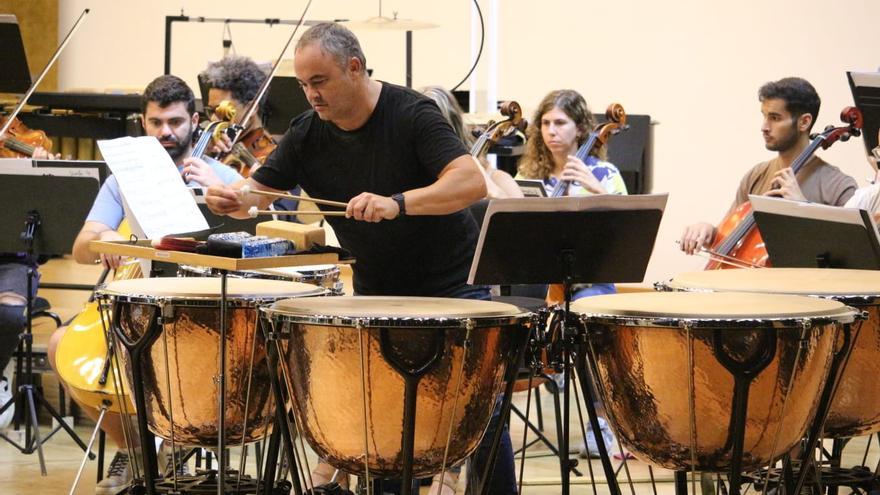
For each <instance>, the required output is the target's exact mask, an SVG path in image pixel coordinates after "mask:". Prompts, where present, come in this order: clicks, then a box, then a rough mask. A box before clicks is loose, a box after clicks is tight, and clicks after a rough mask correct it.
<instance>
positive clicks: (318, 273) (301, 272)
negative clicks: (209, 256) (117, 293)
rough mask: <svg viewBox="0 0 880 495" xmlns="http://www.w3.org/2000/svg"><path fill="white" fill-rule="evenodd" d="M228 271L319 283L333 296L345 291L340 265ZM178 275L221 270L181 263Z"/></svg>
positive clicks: (238, 275)
mask: <svg viewBox="0 0 880 495" xmlns="http://www.w3.org/2000/svg"><path fill="white" fill-rule="evenodd" d="M227 273H228V277H229V278H261V279H266V280H284V281H287V282H301V283H304V284H311V285H317V286H319V287H323V288H325V289H327V291H328V292H329V294H328V295H333V296H341V295H342V293H343V287H342V281H341V280H339V275H340V269H339V266H338V265H331V264H326V265H302V266H282V267H276V268H262V269H259V270H233V271H229V272H227ZM177 276H178V277H219V276H220V272H219V271H218V270H217V269H216V268H208V267H204V266H194V265H180V266H179V267H178V268H177Z"/></svg>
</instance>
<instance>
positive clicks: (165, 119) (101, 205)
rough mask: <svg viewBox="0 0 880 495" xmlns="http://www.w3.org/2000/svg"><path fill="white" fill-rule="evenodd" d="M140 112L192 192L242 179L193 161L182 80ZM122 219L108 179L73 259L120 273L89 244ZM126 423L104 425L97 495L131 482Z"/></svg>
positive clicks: (153, 94)
mask: <svg viewBox="0 0 880 495" xmlns="http://www.w3.org/2000/svg"><path fill="white" fill-rule="evenodd" d="M141 109H142V111H143V125H144V132H145V134H146V135H148V136H153V137H155V138H157V139H158V140H159V143H161V144H162V146H163V147H164V148H165V150H166V151H167V152H168V154H169V155H170V156H171V158H172V160H174V163H175V165H177V167H178V169H179V170H180V172H181V178H182V179H183V180H185V181H186V182H187V184H188V185H189V186H191V187H199V186H205V187H206V186H211V185H215V184H224V183H231V182H234V181H236V180H239V179H241V176H240V175H239V174H238V173H236V172H235V171H234V170H232V169H230V168H229V167H227V166H226V165H223V164H222V163H219V162H217V161H216V160H213V159H210V158H205V159H204V160H203V159H200V158H197V157H192V156H190V154H191V152H192V149H193V142H192V136H193V130H194V129H195V126H196V124H198V120H199V114H198V113H196V111H195V97H194V95H193V92H192V90H191V89H190V88H189V86H187V85H186V83H185V82H184V81H183V80H182V79H180V78H178V77H176V76H171V75H165V76H160V77H158V78H156V79H155V80H153V81H152V82H151V83H150V84H149V85H148V86H147V87H146V89H144V94H143V100H142V104H141ZM158 199H159V198H157V200H158ZM124 216H125V210H124V208H123V201H122V196H121V193H120V190H119V183H118V182H117V181H116V179H115V178H114V177H113V176H110V177H108V178H107V180H106V181H105V182H104V185H103V186H102V187H101V189H100V191H99V192H98V196H97V197H96V198H95V202H94V204H93V205H92V209H91V211H89V214H88V216H87V217H86V221H85V224H84V225H83V227H82V229H81V230H80V232H79V235H78V236H77V238H76V241H75V242H74V246H73V256H74V259H76V261H77V262H78V263H83V264H89V263H98V262H101V263H103V264H104V266H106V267H109V268H112V269H114V270H115V269H117V268H119V267H120V266H121V265H122V264H123V260H122V259H121V258H120V257H118V256H107V255H103V254H102V255H100V257H98V256H97V255H96V254H95V253H93V252H92V251H91V250H90V249H89V243H90V242H91V241H93V240H104V241H112V240H120V239H123V238H124V237H123V236H122V235H121V234H120V233H119V232H118V231H117V229H118V228H119V227H120V224H121V223H122V221H123V217H124ZM66 330H67V327H61V328H59V329H58V330H56V331H55V333H53V334H52V337H51V339H50V340H49V347H48V355H49V363H50V364H51V365H52V367H53V368H54V369H56V370H57V369H58V366H59V365H60V364H61V363H57V362H56V361H55V356H56V349H57V347H58V343H59V342H60V341H61V339H62V338H63V336H64V333H65V331H66ZM59 377H60V375H59ZM80 406H81V407H82V409H83V411H84V412H85V413H86V414H88V415H90V416H91V417H92V418H93V419H95V418H97V415H98V411H97V410H95V409H92V408H91V407H88V406H85V405H83V404H80ZM123 421H124V418H123V416H122V415H121V414H117V413H113V412H108V413H107V414H106V416H105V419H104V422H103V424H102V429H103V430H104V431H105V432H106V433H107V434H108V436H109V437H110V438H111V440H112V441H114V442H115V443H116V445H117V447H118V450H117V452H116V455H115V456H114V458H113V460H112V461H111V462H110V465H109V466H108V470H107V476H106V477H105V478H104V479H103V480H102V481H101V482H100V483H98V485H97V486H96V489H95V493H96V494H97V495H109V494H113V493H118V492H119V491H120V490H121V489H122V488H123V487H124V486H125V485H126V484H127V483H128V482H129V481H130V480H131V463H130V460H129V458H128V454H127V452H126V449H125V435H124V433H123V423H122V422H123ZM170 454H171V453H170V452H168V453H166V457H167V456H170ZM161 461H162V459H160V462H161Z"/></svg>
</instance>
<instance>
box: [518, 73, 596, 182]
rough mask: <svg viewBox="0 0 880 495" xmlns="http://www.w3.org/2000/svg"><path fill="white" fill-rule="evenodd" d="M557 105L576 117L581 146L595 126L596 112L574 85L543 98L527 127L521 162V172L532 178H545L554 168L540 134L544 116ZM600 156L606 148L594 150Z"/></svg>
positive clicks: (524, 175) (574, 118)
mask: <svg viewBox="0 0 880 495" xmlns="http://www.w3.org/2000/svg"><path fill="white" fill-rule="evenodd" d="M554 108H558V109H560V110H562V111H563V112H565V115H567V116H568V118H570V119H571V120H573V121H574V123H575V125H576V126H577V129H578V138H577V145H578V147H580V146H581V145H582V144H584V143H585V142H586V141H587V137H589V135H590V132H592V131H593V129H595V128H596V121H595V119H593V114H592V113H591V112H590V109H589V107H587V102H586V101H585V100H584V97H583V96H581V94H580V93H578V92H577V91H574V90H572V89H558V90H556V91H551V92H550V93H549V94H547V96H545V97H544V99H543V100H541V103H540V104H539V105H538V109H537V110H536V111H535V114H534V117H533V118H532V123H531V125H529V128H528V130H527V131H526V136H527V138H528V139H527V141H526V152H525V154H524V155H523V157H522V159H521V160H520V162H519V167H518V169H519V173H520V174H521V175H522V176H523V177H527V178H529V179H546V178H548V177H550V173H551V172H553V168H554V167H555V162H554V161H553V154H552V153H551V152H550V149H549V148H547V144H546V143H544V137H543V136H542V135H541V118H542V117H543V116H544V114H546V113H547V112H549V111H550V110H553V109H554ZM591 154H592V155H593V156H596V157H597V158H600V159H605V149H604V148H601V149H599V150H598V152H596V150H593V152H592V153H591Z"/></svg>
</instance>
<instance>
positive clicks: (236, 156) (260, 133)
mask: <svg viewBox="0 0 880 495" xmlns="http://www.w3.org/2000/svg"><path fill="white" fill-rule="evenodd" d="M277 147H278V144H277V143H276V142H275V140H274V139H273V138H272V136H271V135H269V133H268V132H266V130H265V129H264V128H262V127H261V128H259V129H254V130H252V131H248V132H246V133H245V134H244V136H242V138H241V139H240V140H239V141H238V142H237V143H235V144H234V145H233V146H232V151H230V152H229V153H228V154H227V155H226V156H224V157H222V159H221V160H220V161H221V162H223V163H225V164H226V165H229V166H231V167H232V168H234V169H236V170H238V173H239V174H241V176H242V177H248V176H250V174H251V171H252V170H253V169H256V168H257V167H259V166H260V165H262V164H263V163H265V162H266V158H268V157H269V155H271V154H272V152H273V151H275V148H277Z"/></svg>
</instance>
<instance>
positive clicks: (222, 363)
mask: <svg viewBox="0 0 880 495" xmlns="http://www.w3.org/2000/svg"><path fill="white" fill-rule="evenodd" d="M227 275H228V271H227V270H220V357H219V362H218V363H217V387H218V388H219V393H218V394H217V395H218V399H217V416H218V418H219V421H218V423H217V495H224V492H225V491H226V489H225V484H226V464H227V452H226V331H227V328H226V302H227V297H228V291H227V284H226V282H227Z"/></svg>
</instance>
